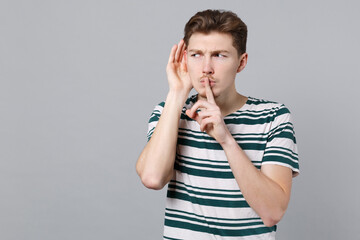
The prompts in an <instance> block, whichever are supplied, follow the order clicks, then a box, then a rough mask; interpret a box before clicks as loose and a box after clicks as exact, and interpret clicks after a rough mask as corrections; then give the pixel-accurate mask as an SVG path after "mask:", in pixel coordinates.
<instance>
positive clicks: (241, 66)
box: [236, 53, 248, 73]
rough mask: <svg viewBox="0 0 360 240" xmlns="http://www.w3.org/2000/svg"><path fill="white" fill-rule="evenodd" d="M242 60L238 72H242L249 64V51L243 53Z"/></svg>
mask: <svg viewBox="0 0 360 240" xmlns="http://www.w3.org/2000/svg"><path fill="white" fill-rule="evenodd" d="M239 60H240V62H239V67H238V68H237V70H236V72H237V73H239V72H241V71H242V70H243V69H244V68H245V66H246V64H247V61H248V54H247V53H243V54H242V55H241V56H240V58H239Z"/></svg>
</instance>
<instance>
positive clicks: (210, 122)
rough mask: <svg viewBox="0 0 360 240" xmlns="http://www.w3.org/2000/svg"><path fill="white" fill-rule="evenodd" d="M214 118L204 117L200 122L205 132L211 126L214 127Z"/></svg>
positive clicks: (201, 128)
mask: <svg viewBox="0 0 360 240" xmlns="http://www.w3.org/2000/svg"><path fill="white" fill-rule="evenodd" d="M214 120H215V119H214V118H213V117H209V118H205V119H203V120H202V121H201V123H200V130H201V131H202V132H203V131H204V130H205V131H206V130H209V128H212V127H213V125H214V124H213V122H214Z"/></svg>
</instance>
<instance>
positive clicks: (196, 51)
mask: <svg viewBox="0 0 360 240" xmlns="http://www.w3.org/2000/svg"><path fill="white" fill-rule="evenodd" d="M190 52H195V53H199V52H200V53H202V52H203V51H202V50H199V49H190V50H189V53H190ZM210 53H211V54H214V53H230V52H229V51H228V50H214V51H210Z"/></svg>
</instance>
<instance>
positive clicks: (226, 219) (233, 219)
mask: <svg viewBox="0 0 360 240" xmlns="http://www.w3.org/2000/svg"><path fill="white" fill-rule="evenodd" d="M165 210H166V211H171V212H178V213H184V214H189V215H192V216H197V217H204V218H206V219H213V220H225V221H252V220H259V221H261V218H259V217H256V218H238V219H236V218H217V217H210V216H203V215H199V214H195V213H193V212H186V211H181V210H177V209H170V208H165Z"/></svg>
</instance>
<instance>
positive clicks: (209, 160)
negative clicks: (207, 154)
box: [176, 154, 228, 163]
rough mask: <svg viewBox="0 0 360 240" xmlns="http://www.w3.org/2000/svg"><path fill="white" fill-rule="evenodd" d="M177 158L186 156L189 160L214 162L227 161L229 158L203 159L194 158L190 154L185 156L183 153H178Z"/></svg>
mask: <svg viewBox="0 0 360 240" xmlns="http://www.w3.org/2000/svg"><path fill="white" fill-rule="evenodd" d="M176 157H177V158H185V159H189V160H196V161H208V162H214V163H227V162H228V161H227V160H224V161H220V160H212V159H203V158H194V157H189V156H184V155H181V154H176Z"/></svg>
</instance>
